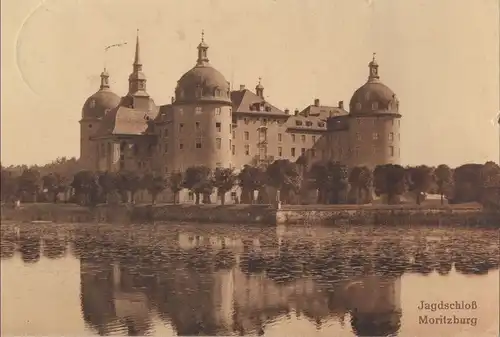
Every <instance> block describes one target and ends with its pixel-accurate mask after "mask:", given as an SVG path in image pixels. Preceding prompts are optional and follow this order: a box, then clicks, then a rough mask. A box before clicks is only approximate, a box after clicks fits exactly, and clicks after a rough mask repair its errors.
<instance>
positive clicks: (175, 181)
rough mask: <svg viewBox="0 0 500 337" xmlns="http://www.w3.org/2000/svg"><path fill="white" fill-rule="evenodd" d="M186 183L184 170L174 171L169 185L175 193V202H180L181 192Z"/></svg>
mask: <svg viewBox="0 0 500 337" xmlns="http://www.w3.org/2000/svg"><path fill="white" fill-rule="evenodd" d="M183 184H184V176H183V175H182V172H173V173H172V174H170V177H169V181H168V186H169V188H170V190H171V191H172V194H173V195H174V204H177V203H178V202H179V192H180V191H182V189H183V188H184V187H183Z"/></svg>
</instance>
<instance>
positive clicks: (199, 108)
mask: <svg viewBox="0 0 500 337" xmlns="http://www.w3.org/2000/svg"><path fill="white" fill-rule="evenodd" d="M201 112H202V110H201V106H197V107H196V108H194V113H195V114H196V115H199V114H201Z"/></svg>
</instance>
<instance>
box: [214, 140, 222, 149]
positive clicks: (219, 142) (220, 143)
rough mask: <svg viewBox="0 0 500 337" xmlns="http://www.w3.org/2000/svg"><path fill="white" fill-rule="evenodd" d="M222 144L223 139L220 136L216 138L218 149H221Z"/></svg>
mask: <svg viewBox="0 0 500 337" xmlns="http://www.w3.org/2000/svg"><path fill="white" fill-rule="evenodd" d="M221 145H222V140H221V139H220V138H215V147H216V148H217V150H220V148H221Z"/></svg>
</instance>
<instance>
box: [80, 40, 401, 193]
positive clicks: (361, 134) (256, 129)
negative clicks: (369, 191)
mask: <svg viewBox="0 0 500 337" xmlns="http://www.w3.org/2000/svg"><path fill="white" fill-rule="evenodd" d="M197 49H198V50H197V60H196V63H195V65H194V67H193V68H191V69H190V70H189V71H187V72H186V73H185V74H184V75H183V76H181V78H180V79H179V80H178V81H177V86H176V89H175V98H173V99H172V101H171V102H170V103H169V104H166V105H163V106H160V107H157V106H156V104H155V103H154V100H153V99H152V98H151V97H150V96H149V94H148V93H147V91H146V76H145V75H144V73H143V72H142V63H141V61H140V41H139V36H137V41H136V50H135V57H134V62H133V70H132V73H131V74H130V76H129V90H128V93H127V94H126V95H125V96H123V97H122V98H121V99H120V98H119V96H117V95H116V94H115V93H113V92H112V91H111V90H110V88H109V75H108V73H107V72H106V70H104V72H103V73H102V74H101V87H100V89H99V91H97V92H96V93H95V94H94V95H92V96H91V97H89V98H88V99H87V100H86V102H85V104H84V106H83V109H82V119H81V121H80V125H81V128H80V133H81V153H80V158H81V161H82V164H83V166H84V167H85V168H87V169H90V170H96V171H120V170H126V171H135V172H139V173H142V174H144V173H147V172H154V173H156V174H162V175H168V174H170V173H172V172H179V171H180V172H183V171H185V170H186V169H187V168H188V167H191V166H199V165H203V166H207V167H209V168H211V169H216V168H217V167H232V168H234V169H235V170H239V169H241V168H242V167H243V166H244V165H261V164H266V163H271V162H272V161H274V160H277V159H288V160H290V161H297V160H298V159H299V158H302V160H301V162H302V163H303V164H305V165H306V166H307V167H310V166H311V165H313V164H314V163H316V162H322V161H338V162H341V163H344V164H346V165H348V166H349V167H354V166H361V165H364V166H368V167H370V168H372V169H373V168H374V167H375V166H377V165H380V164H387V163H394V164H398V163H399V161H400V131H399V130H400V118H401V115H400V114H399V101H398V99H397V97H396V95H395V94H394V92H393V91H392V90H391V89H389V88H388V87H387V86H386V85H384V84H383V83H382V82H381V81H380V76H379V65H378V64H377V62H376V60H375V54H374V57H373V59H372V61H371V62H370V63H369V75H368V80H367V82H366V83H365V84H364V85H362V86H361V87H360V88H359V89H357V90H356V91H355V92H354V94H353V96H352V98H351V101H350V103H349V112H348V111H346V110H345V108H344V103H343V101H340V102H338V105H337V106H325V105H322V104H320V100H319V99H315V100H314V101H313V104H311V105H310V106H308V107H306V108H304V109H303V110H302V111H300V110H299V109H296V110H295V111H294V112H290V111H289V110H288V109H284V110H282V109H280V108H278V107H276V106H275V105H273V104H271V103H270V102H268V101H267V100H266V98H265V96H264V89H265V88H264V86H263V84H262V82H261V80H260V79H259V82H258V84H257V86H256V87H255V92H253V91H251V90H249V89H247V88H246V87H245V86H244V85H242V86H240V87H239V89H238V90H231V86H230V83H229V82H228V81H227V80H226V78H225V77H224V75H223V74H222V73H220V72H219V71H218V70H217V69H216V68H214V67H213V66H212V64H211V63H210V61H209V56H208V55H209V54H208V50H209V46H208V44H207V43H206V42H205V39H204V37H203V35H202V39H201V42H200V44H199V45H198V48H197ZM235 194H237V191H235V193H233V197H235ZM171 198H172V196H171V194H170V193H169V192H168V191H166V192H165V193H163V195H161V196H160V197H159V201H164V202H168V201H171ZM191 199H192V196H190V195H188V193H187V192H186V193H185V195H184V194H182V193H181V196H180V201H181V202H182V201H189V200H191ZM213 201H215V200H213Z"/></svg>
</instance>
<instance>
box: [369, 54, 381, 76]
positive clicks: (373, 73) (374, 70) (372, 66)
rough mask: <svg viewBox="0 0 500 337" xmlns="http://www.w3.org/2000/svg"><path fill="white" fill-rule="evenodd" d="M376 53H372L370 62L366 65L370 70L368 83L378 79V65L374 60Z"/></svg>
mask: <svg viewBox="0 0 500 337" xmlns="http://www.w3.org/2000/svg"><path fill="white" fill-rule="evenodd" d="M376 55H377V53H373V57H372V61H371V62H370V63H369V64H368V68H370V73H369V74H368V81H376V80H378V79H379V76H378V63H377V60H375V56H376Z"/></svg>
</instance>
